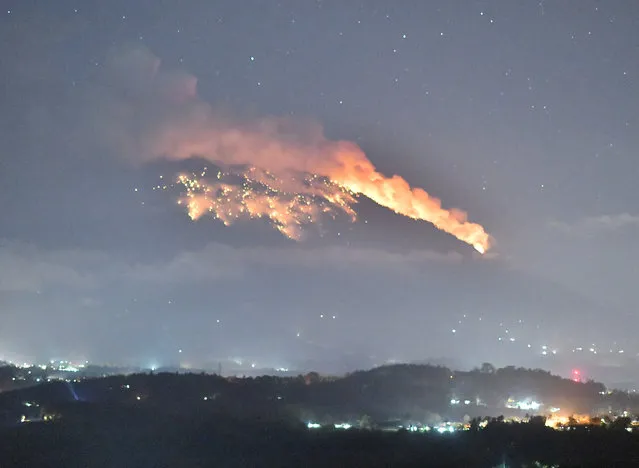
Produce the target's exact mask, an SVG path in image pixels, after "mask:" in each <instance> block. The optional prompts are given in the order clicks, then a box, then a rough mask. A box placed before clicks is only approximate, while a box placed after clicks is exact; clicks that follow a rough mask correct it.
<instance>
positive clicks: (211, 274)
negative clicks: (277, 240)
mask: <svg viewBox="0 0 639 468" xmlns="http://www.w3.org/2000/svg"><path fill="white" fill-rule="evenodd" d="M461 261H463V256H462V255H461V254H459V253H457V252H447V253H440V252H435V251H432V250H417V251H410V252H401V253H400V252H390V251H387V250H383V249H378V248H347V247H318V248H310V249H309V248H301V247H299V246H294V247H283V248H278V249H273V248H264V247H245V248H238V247H230V246H227V245H223V244H217V243H212V244H209V245H207V246H206V247H205V248H203V249H200V250H194V251H185V252H181V253H179V254H177V255H176V256H174V257H173V258H171V259H170V260H168V261H163V262H156V263H142V262H135V261H129V260H127V259H126V258H124V257H118V256H117V255H107V254H106V253H103V252H99V251H88V250H56V251H45V250H42V249H39V248H37V247H35V246H32V245H27V244H22V243H18V242H2V243H0V264H2V265H3V268H2V270H0V291H14V292H38V291H41V290H43V289H46V288H55V287H57V288H60V287H62V288H71V289H95V288H99V287H101V286H108V285H109V284H112V283H115V282H119V281H123V280H124V281H126V282H142V283H158V284H182V283H187V282H188V283H193V282H216V281H219V280H224V279H231V280H232V279H242V278H243V277H244V276H245V275H247V274H250V272H251V271H254V269H255V268H257V267H269V268H303V269H309V270H318V269H323V270H327V271H336V270H341V271H347V272H349V271H350V272H352V273H353V274H365V273H367V272H388V273H393V274H395V273H398V272H404V273H410V272H415V271H417V270H418V269H419V268H420V267H422V266H423V265H425V264H429V263H432V262H435V263H440V264H441V263H445V264H455V263H460V262H461Z"/></svg>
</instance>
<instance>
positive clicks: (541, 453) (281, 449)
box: [0, 406, 639, 468]
mask: <svg viewBox="0 0 639 468" xmlns="http://www.w3.org/2000/svg"><path fill="white" fill-rule="evenodd" d="M502 463H505V464H504V465H502ZM17 466H20V467H22V466H24V467H87V466H90V467H185V468H189V467H227V466H228V467H247V466H248V467H250V466H255V467H262V466H264V467H289V466H290V467H300V466H305V467H340V466H349V467H383V466H384V467H385V466H397V467H412V466H433V467H438V466H442V467H445V466H449V467H493V466H508V467H541V466H560V467H572V466H583V467H614V466H618V467H622V466H624V467H625V466H628V467H631V466H639V435H637V434H632V433H629V432H627V431H626V430H624V429H621V430H611V429H610V428H601V427H580V428H576V429H574V430H570V431H554V430H552V429H549V428H546V427H545V426H543V425H539V424H532V423H529V424H505V423H497V422H495V423H491V424H489V425H488V426H487V427H486V428H485V429H479V430H475V431H463V432H459V433H454V434H419V433H406V432H397V433H384V432H374V431H359V430H349V431H322V430H319V431H309V430H306V429H305V428H304V427H303V426H292V425H290V424H284V423H282V424H279V423H276V422H273V421H269V422H266V421H260V420H259V419H255V420H242V421H240V420H237V419H232V418H229V417H227V416H223V415H219V416H218V417H214V418H211V415H209V414H207V415H199V416H198V415H197V413H190V415H188V416H187V415H184V414H181V415H171V416H168V415H161V416H160V415H158V414H157V413H155V412H153V411H149V410H142V409H139V408H128V409H127V410H126V411H123V410H122V409H121V408H120V409H116V408H109V407H106V406H101V407H93V406H91V407H83V408H81V410H80V409H79V408H78V411H76V412H75V414H67V417H65V418H64V419H62V420H59V421H55V422H53V423H28V424H20V425H17V426H14V427H9V428H5V429H3V430H2V431H1V432H0V467H2V468H5V467H17Z"/></svg>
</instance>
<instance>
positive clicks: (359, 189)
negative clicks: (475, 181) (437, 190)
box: [327, 143, 490, 254]
mask: <svg viewBox="0 0 639 468" xmlns="http://www.w3.org/2000/svg"><path fill="white" fill-rule="evenodd" d="M341 146H342V148H341V150H340V151H339V152H338V153H337V154H336V160H337V163H338V164H337V165H336V167H335V168H333V169H329V170H328V171H327V172H328V174H327V175H328V177H329V178H330V179H331V180H332V181H333V182H335V183H336V184H338V185H340V186H342V187H345V188H346V189H348V190H349V191H351V192H353V193H360V194H362V195H364V196H366V197H368V198H370V199H371V200H373V201H374V202H376V203H378V204H379V205H381V206H383V207H386V208H388V209H391V210H393V211H394V212H395V213H398V214H400V215H403V216H406V217H408V218H412V219H415V220H421V221H427V222H429V223H431V224H433V225H434V226H435V227H437V228H438V229H440V230H442V231H444V232H447V233H448V234H452V235H453V236H455V237H456V238H457V239H459V240H461V241H463V242H466V243H467V244H470V245H472V246H473V247H474V248H475V250H477V251H478V252H479V253H480V254H483V253H485V252H486V251H487V250H488V249H489V248H490V236H489V235H488V234H487V233H486V231H485V230H484V228H483V227H482V226H480V225H479V224H475V223H471V222H468V221H467V215H466V213H465V212H463V211H461V210H457V209H450V210H448V209H445V208H442V202H441V200H439V199H438V198H435V197H432V196H431V195H429V194H428V193H427V192H426V191H425V190H423V189H421V188H412V187H411V186H410V185H409V184H408V182H406V180H404V179H403V178H402V177H400V176H398V175H394V176H392V177H385V176H384V175H383V174H380V173H379V172H377V170H376V169H375V166H373V164H372V163H371V162H370V161H369V160H368V158H366V156H365V155H364V153H363V152H362V150H361V149H360V148H359V147H357V146H356V145H354V144H348V143H342V145H341Z"/></svg>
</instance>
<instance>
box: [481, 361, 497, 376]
mask: <svg viewBox="0 0 639 468" xmlns="http://www.w3.org/2000/svg"><path fill="white" fill-rule="evenodd" d="M479 372H481V373H482V374H494V373H495V366H493V365H492V364H491V363H490V362H484V363H483V364H482V365H481V368H480V369H479Z"/></svg>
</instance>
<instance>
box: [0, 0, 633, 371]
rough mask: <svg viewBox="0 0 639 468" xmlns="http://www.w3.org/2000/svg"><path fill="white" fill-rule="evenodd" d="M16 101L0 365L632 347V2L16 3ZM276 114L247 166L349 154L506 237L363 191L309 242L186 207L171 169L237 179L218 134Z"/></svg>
mask: <svg viewBox="0 0 639 468" xmlns="http://www.w3.org/2000/svg"><path fill="white" fill-rule="evenodd" d="M0 89H1V92H0V142H1V153H0V214H1V217H0V359H1V358H3V357H4V358H5V359H20V360H44V359H47V360H48V359H50V358H58V359H87V360H91V361H94V362H109V363H129V364H139V365H151V364H153V365H168V364H177V363H181V364H184V365H191V366H206V365H213V364H211V363H217V362H218V361H221V360H227V359H237V360H238V361H239V360H241V361H242V362H243V363H244V364H243V365H246V363H254V364H255V365H256V367H288V368H304V367H306V368H308V367H315V368H318V369H320V370H327V371H329V370H330V371H341V370H347V369H353V368H356V367H368V366H372V365H376V364H382V363H384V362H389V361H392V360H395V361H428V360H434V361H436V362H445V363H449V364H451V365H456V366H472V365H478V364H481V362H483V361H490V362H493V363H495V364H498V365H505V364H514V365H535V366H542V367H546V368H562V369H563V368H564V367H565V368H567V369H569V368H570V367H572V366H585V368H590V369H595V366H596V365H605V366H621V368H622V369H626V368H627V369H630V368H631V366H634V365H635V362H636V360H637V358H638V357H639V344H637V340H636V337H637V333H636V331H637V329H638V328H637V327H638V326H639V318H638V317H637V314H636V312H637V292H638V288H637V287H636V284H637V280H638V279H639V272H638V269H637V265H638V264H639V249H638V247H637V242H636V239H637V235H638V234H639V210H638V209H637V201H638V200H639V184H637V176H638V175H639V157H638V153H637V149H638V148H639V6H638V5H637V4H636V3H635V2H630V1H606V2H603V1H590V0H573V1H562V2H554V1H550V0H546V1H541V2H537V1H530V2H512V1H506V0H504V1H472V2H471V1H461V0H460V1H448V0H447V1H441V2H436V1H428V2H425V1H417V0H416V1H402V2H396V1H358V2H355V1H321V0H316V1H288V2H287V1H280V2H275V1H241V2H238V1H216V2H211V1H180V2H178V1H169V0H162V1H151V0H143V1H135V2H128V1H127V2H125V1H120V0H116V1H110V2H97V1H83V2H80V1H74V2H72V1H68V0H59V1H56V2H45V1H24V0H20V1H9V2H3V11H0ZM273 122H278V125H280V124H281V125H282V127H283V128H284V130H283V132H284V135H280V133H279V132H280V130H279V127H278V129H276V130H275V133H276V136H275V137H273V138H275V139H276V141H278V142H282V141H283V142H284V143H282V146H281V147H280V146H277V147H275V149H273V148H271V147H270V146H269V145H270V143H269V144H266V142H265V141H264V140H263V139H260V138H261V137H260V138H258V139H257V140H256V141H257V142H252V143H251V145H252V146H251V145H249V146H247V148H248V150H247V149H243V150H241V151H242V158H243V159H242V161H240V162H241V163H243V164H249V163H252V161H253V159H251V158H259V160H260V164H259V165H260V169H262V170H276V169H277V170H279V169H281V167H280V162H279V161H280V157H279V156H278V155H275V153H276V152H277V151H279V149H281V153H282V154H284V153H286V154H288V153H287V151H288V149H287V148H289V146H287V145H293V146H294V147H295V148H297V149H298V150H296V152H295V154H292V155H291V154H288V156H287V157H288V158H289V163H291V160H292V161H293V163H294V164H298V162H297V161H299V165H301V166H303V167H304V168H305V169H306V170H307V171H308V173H314V172H316V171H315V168H316V167H319V166H321V165H322V164H324V161H328V160H329V159H330V158H331V156H330V154H329V153H330V152H331V151H332V150H331V148H333V147H334V144H333V143H331V142H333V141H347V142H352V144H354V145H357V146H359V148H361V150H362V151H363V152H364V153H365V154H366V156H367V157H368V159H370V161H371V162H372V163H373V164H374V165H375V167H376V168H377V170H378V171H379V172H380V173H383V174H384V175H386V176H392V175H394V174H398V175H400V176H402V177H403V178H405V179H406V181H407V182H408V183H409V184H410V185H411V186H413V187H421V188H423V189H425V190H426V191H427V192H428V193H429V194H430V195H432V196H434V197H437V198H440V199H441V200H442V205H443V207H444V208H447V209H448V208H459V209H461V210H464V211H466V212H467V213H468V218H469V220H470V221H471V222H474V223H478V224H480V225H481V226H483V227H484V229H485V230H486V232H487V233H489V234H490V235H491V236H492V239H493V247H492V248H491V250H490V251H489V252H488V253H487V254H485V255H480V254H478V253H477V252H476V251H475V250H474V249H473V248H472V246H469V245H468V244H467V243H465V242H462V241H460V240H458V239H456V238H455V237H454V236H452V235H450V234H448V233H445V232H442V231H441V230H438V229H436V228H435V227H434V226H433V225H432V224H430V223H428V222H425V221H419V220H412V219H409V218H407V217H405V216H401V215H399V214H395V213H394V212H393V211H392V210H388V209H386V208H384V207H381V206H379V205H378V204H376V203H375V202H373V201H371V200H370V199H368V198H367V197H365V196H363V195H360V196H357V203H355V204H354V205H353V209H354V210H355V211H356V212H357V220H356V221H355V222H351V219H350V218H349V216H347V215H346V214H345V213H337V214H336V216H335V219H333V217H332V216H330V214H328V215H322V216H319V218H318V220H317V222H314V223H311V224H308V225H305V226H304V227H303V230H302V231H303V235H302V236H301V237H302V238H301V240H299V241H296V240H291V239H289V238H287V237H286V236H285V235H282V233H281V232H279V231H278V229H275V228H274V227H273V226H272V225H270V224H269V222H268V220H267V219H252V220H248V219H240V220H237V221H235V222H233V223H232V224H231V225H230V226H225V225H224V224H223V223H222V222H221V221H219V220H216V219H213V218H212V217H211V216H204V217H202V218H201V219H199V220H197V221H192V220H191V219H190V218H189V216H188V214H187V212H186V210H185V208H184V206H180V205H178V204H177V201H178V199H179V198H180V197H181V196H183V195H184V193H185V192H184V188H183V187H182V188H181V187H180V186H179V185H175V181H176V176H177V175H178V174H179V173H181V172H186V173H189V174H190V173H191V172H196V173H200V172H201V171H203V168H204V167H205V166H206V167H207V168H208V169H207V170H208V171H209V172H210V173H211V174H213V175H214V174H215V173H216V172H217V171H218V169H220V170H222V171H223V170H225V168H224V167H223V166H222V165H216V164H215V161H212V160H211V158H208V160H207V161H204V159H207V158H206V155H205V154H200V150H201V148H202V145H207V144H209V143H210V142H209V141H208V139H212V138H214V136H211V135H216V134H217V133H216V132H220V131H222V130H220V129H219V128H217V127H216V128H213V127H215V126H218V125H219V126H221V127H223V128H224V129H225V130H224V131H228V132H231V131H233V132H235V131H236V130H237V132H238V133H237V135H239V137H238V140H237V141H238V143H237V147H238V148H239V147H243V145H245V144H247V143H246V141H247V140H246V138H247V137H246V135H247V134H248V135H252V134H254V132H255V131H258V133H259V132H261V131H262V130H263V129H264V128H265V126H268V125H271V124H272V123H273ZM208 126H211V128H210V129H209V128H208ZM268 128H270V127H268ZM255 129H260V130H255ZM322 129H323V130H322ZM264 131H265V132H267V133H268V134H269V135H270V133H269V132H270V130H264ZM322 131H323V135H324V136H321V132H322ZM251 132H253V133H251ZM259 134H260V135H262V133H259ZM176 135H177V136H176ZM184 135H186V137H185V136H184ZM171 138H174V140H172V139H171ZM196 140H197V141H196ZM175 141H177V142H178V143H176V144H173V143H175ZM327 142H328V143H327ZM322 145H324V146H322ZM293 146H292V147H293ZM351 146H352V147H354V146H353V145H351ZM351 146H349V147H351ZM178 147H179V148H178ZM184 147H187V148H188V149H187V150H184V149H183V148H184ZM265 147H268V148H269V151H268V154H266V153H265V154H266V156H264V154H263V152H262V150H263V149H264V148H265ZM236 150H237V148H236V147H235V146H233V145H231V146H229V147H228V148H226V147H225V148H223V149H222V152H223V153H224V154H225V155H226V156H225V157H227V156H228V158H230V160H233V161H234V162H237V155H236V154H235V152H236ZM180 151H182V153H180V154H177V153H179V152H180ZM184 151H187V152H186V153H185V152H184ZM298 153H299V154H301V155H303V157H300V156H299V154H298ZM202 158H204V159H202ZM234 158H235V159H234ZM291 158H292V159H291ZM296 158H297V159H296ZM247 159H248V160H247ZM278 174H279V175H282V174H283V180H284V182H283V183H287V184H293V182H291V181H290V180H289V179H287V177H288V176H290V173H289V172H286V171H285V172H281V171H280V172H279V173H278ZM323 175H326V174H323ZM207 177H208V175H207ZM213 178H215V177H214V176H213ZM291 180H292V179H291ZM165 186H166V189H165V188H164V187H165ZM338 211H339V210H338ZM562 366H563V367H562ZM588 366H590V367H588ZM591 373H594V370H592V371H591Z"/></svg>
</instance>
